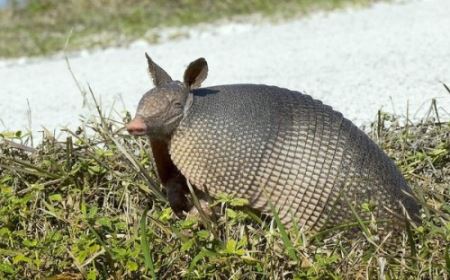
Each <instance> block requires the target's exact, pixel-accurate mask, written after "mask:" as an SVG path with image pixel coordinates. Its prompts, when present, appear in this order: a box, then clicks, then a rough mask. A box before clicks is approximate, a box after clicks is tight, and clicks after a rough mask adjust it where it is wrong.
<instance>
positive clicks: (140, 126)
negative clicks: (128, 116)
mask: <svg viewBox="0 0 450 280" xmlns="http://www.w3.org/2000/svg"><path fill="white" fill-rule="evenodd" d="M126 127H127V130H128V133H130V134H131V135H135V136H140V135H145V133H146V132H147V126H146V125H145V122H144V120H143V119H142V118H140V117H136V118H134V119H133V120H132V121H131V122H129V123H128V124H127V125H126Z"/></svg>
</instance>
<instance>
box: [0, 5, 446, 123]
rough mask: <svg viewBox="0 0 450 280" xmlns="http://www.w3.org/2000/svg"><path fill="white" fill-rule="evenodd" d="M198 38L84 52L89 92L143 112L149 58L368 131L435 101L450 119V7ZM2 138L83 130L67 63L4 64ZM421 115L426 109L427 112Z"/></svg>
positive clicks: (0, 65)
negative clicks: (289, 98)
mask: <svg viewBox="0 0 450 280" xmlns="http://www.w3.org/2000/svg"><path fill="white" fill-rule="evenodd" d="M191 33H192V36H191V37H189V38H187V39H181V40H178V41H169V42H166V43H162V44H158V45H148V44H145V43H142V42H141V43H139V42H137V43H135V44H133V45H132V46H131V47H130V48H123V49H116V48H112V49H107V50H103V51H95V52H91V53H86V52H84V53H80V54H78V55H73V56H72V57H71V58H70V62H71V64H72V68H73V71H74V73H75V75H76V76H77V77H78V79H79V80H80V82H81V84H82V85H83V86H86V84H87V83H89V84H90V85H91V86H92V88H93V90H94V91H95V93H96V94H97V95H98V96H100V99H101V102H102V104H103V106H104V107H105V108H108V109H110V108H111V107H112V106H113V105H112V104H113V103H114V104H115V105H114V109H115V111H117V112H119V113H121V112H123V111H124V110H125V108H126V109H128V110H130V111H132V112H133V113H134V109H135V106H136V104H137V102H138V100H139V98H140V96H141V94H142V93H143V92H144V91H146V90H147V89H148V88H149V87H151V83H150V80H149V78H148V76H147V74H146V65H145V60H144V55H143V54H144V52H145V51H147V52H149V53H150V54H151V56H152V57H153V58H154V60H155V61H157V62H158V63H159V64H160V65H162V66H163V67H165V68H166V69H167V70H168V72H169V73H171V74H172V76H173V77H174V78H181V77H182V73H183V71H184V68H185V67H186V65H187V64H188V63H189V62H190V61H191V60H193V59H195V58H197V57H200V56H203V57H205V58H206V59H207V60H208V62H209V69H210V72H209V77H208V79H207V81H206V83H205V84H204V85H205V86H208V85H215V84H226V83H247V82H250V83H264V84H273V85H277V86H281V87H287V88H290V89H296V90H300V91H305V92H307V93H309V94H310V95H312V96H314V97H315V98H319V99H321V100H323V101H324V102H325V103H327V104H329V105H332V106H333V107H334V108H336V109H338V110H340V111H341V112H343V113H344V115H345V116H347V117H348V118H349V119H351V120H353V121H355V122H356V123H357V124H358V125H362V124H367V123H368V122H370V121H371V120H374V119H375V115H376V112H377V110H378V109H379V108H381V107H383V109H384V110H386V111H390V112H396V113H397V114H405V112H406V106H407V102H409V106H410V112H411V115H412V116H416V117H420V116H422V115H423V114H424V113H425V111H426V109H427V108H428V107H429V104H430V102H431V99H432V98H436V99H437V101H438V106H440V107H442V110H445V109H446V111H447V113H446V112H445V111H442V113H441V114H442V115H443V116H446V117H447V118H449V116H450V94H448V93H446V92H445V90H444V88H443V87H442V85H441V84H440V81H443V82H446V83H448V84H449V85H450V1H448V0H422V1H418V0H414V1H404V2H400V3H395V4H386V3H380V4H377V5H375V6H373V7H371V8H367V9H359V10H343V11H337V12H333V13H328V14H324V13H318V14H314V15H312V16H309V17H307V18H304V19H298V20H294V21H288V22H284V23H278V24H273V23H268V22H267V23H259V24H228V25H222V26H216V27H214V26H210V27H206V28H197V29H194V30H192V32H191ZM0 97H1V99H0V131H2V130H7V129H10V130H12V129H23V128H27V127H28V126H29V124H28V118H27V110H28V107H27V100H28V102H29V104H30V108H31V117H32V124H31V125H32V128H33V130H34V131H38V130H40V129H41V127H42V126H45V127H47V128H49V129H56V131H58V129H59V128H61V127H63V126H69V127H71V128H74V127H76V125H77V124H79V115H80V114H84V115H87V114H89V108H86V107H83V98H82V97H81V94H80V93H79V91H78V89H77V87H76V85H75V83H74V81H73V80H72V78H71V75H70V72H69V70H68V68H67V66H66V63H65V61H64V59H62V58H52V59H50V58H48V59H38V60H27V59H25V60H19V61H0ZM417 110H419V111H417Z"/></svg>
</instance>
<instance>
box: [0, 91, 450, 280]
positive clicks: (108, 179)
mask: <svg viewBox="0 0 450 280" xmlns="http://www.w3.org/2000/svg"><path fill="white" fill-rule="evenodd" d="M91 94H92V92H91ZM91 96H92V97H94V95H93V94H92V95H91ZM93 101H94V102H95V99H93ZM97 108H98V112H99V116H98V118H97V119H90V120H85V121H84V122H83V124H80V128H79V129H78V130H76V131H67V138H66V139H64V140H62V141H59V140H56V139H54V138H52V137H51V135H49V134H47V135H46V136H45V137H44V140H43V142H42V143H41V144H40V145H39V146H37V147H36V148H33V147H30V146H29V145H28V143H29V140H30V137H29V135H27V134H26V133H22V132H4V133H2V134H1V137H0V138H1V139H2V140H0V260H1V261H0V279H155V278H158V279H179V278H187V279H192V278H196V279H197V278H201V279H228V278H231V279H285V278H288V279H373V278H380V279H409V278H417V279H448V273H449V271H450V245H449V244H450V184H449V182H450V122H437V120H436V117H434V118H431V117H429V118H427V119H424V120H423V121H422V122H420V123H416V124H413V123H410V122H407V123H406V124H407V125H400V124H399V118H397V117H396V116H392V115H389V114H385V113H381V112H380V114H379V117H378V120H377V121H376V122H374V123H373V125H372V127H371V128H372V132H370V136H371V137H372V138H373V139H374V140H375V141H376V142H377V143H378V144H379V145H380V146H382V148H383V149H384V150H385V151H386V152H387V153H388V154H389V155H390V156H391V157H392V158H393V159H395V161H396V162H397V164H398V166H399V167H400V169H401V171H402V173H403V174H404V175H405V177H406V179H407V180H408V181H409V183H410V185H411V186H412V187H413V189H414V190H415V192H416V193H417V195H418V197H419V198H420V200H421V201H422V204H423V205H424V207H423V209H424V210H423V221H422V224H421V225H419V226H418V227H416V228H415V227H408V228H407V230H406V231H405V233H404V234H403V235H402V237H401V238H400V239H398V240H397V242H398V243H397V246H396V247H395V248H392V247H390V246H388V245H387V242H385V240H383V239H382V238H378V239H377V238H374V237H376V236H377V232H376V230H374V229H373V227H372V226H365V223H364V222H363V221H359V224H360V226H361V227H362V229H363V232H365V233H367V234H363V235H360V236H357V237H356V238H355V237H351V238H350V237H349V236H348V235H346V227H337V228H334V229H330V230H327V231H326V232H322V233H318V234H310V233H305V232H302V230H301V229H298V228H293V229H285V228H283V227H277V226H276V225H277V223H278V222H279V221H278V220H279V218H278V219H277V215H276V211H275V210H274V219H273V220H271V219H270V218H265V219H264V218H261V217H259V216H257V215H255V214H254V213H253V212H251V211H249V210H247V209H246V208H245V207H242V206H245V204H246V201H244V200H241V199H237V198H233V197H229V196H226V195H223V196H220V197H218V198H216V201H215V204H217V205H218V206H220V207H219V208H220V214H219V215H218V218H217V220H215V221H212V222H211V221H204V220H203V219H202V217H201V216H200V217H197V216H189V217H187V218H186V219H179V218H176V216H175V215H174V214H173V213H172V211H171V209H170V208H169V206H168V203H167V201H166V199H165V197H164V196H162V195H161V190H160V189H159V186H158V184H157V182H156V179H155V174H154V171H153V168H152V165H151V158H150V155H149V152H148V151H149V146H148V144H147V141H146V140H145V139H135V138H133V137H130V136H129V135H127V134H126V133H124V131H123V123H124V122H126V121H127V120H129V118H130V116H129V115H126V116H123V118H120V117H119V119H120V121H116V120H112V119H110V118H108V117H106V116H105V115H104V114H103V112H102V110H101V108H99V107H97ZM435 115H437V114H435ZM432 116H434V115H433V114H432ZM116 119H117V117H116Z"/></svg>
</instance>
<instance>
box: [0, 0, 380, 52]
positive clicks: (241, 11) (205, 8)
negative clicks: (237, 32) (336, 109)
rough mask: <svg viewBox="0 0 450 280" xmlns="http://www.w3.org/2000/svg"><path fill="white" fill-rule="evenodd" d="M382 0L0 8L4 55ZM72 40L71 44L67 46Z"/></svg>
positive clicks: (18, 0) (104, 0)
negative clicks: (253, 15)
mask: <svg viewBox="0 0 450 280" xmlns="http://www.w3.org/2000/svg"><path fill="white" fill-rule="evenodd" d="M375 1H380V0H285V1H282V2H281V3H280V1H276V0H249V1H239V0H227V1H214V0H175V1H165V0H153V1H145V0H93V1H92V0H67V1H60V0H26V1H25V3H27V4H26V5H24V4H23V2H24V1H22V0H9V3H10V4H9V5H8V6H7V7H8V8H7V9H0V26H1V28H0V57H20V56H36V55H47V54H51V53H54V52H58V51H62V50H64V49H67V50H78V49H81V48H93V47H105V46H112V45H114V46H119V45H126V44H128V43H129V42H131V41H133V40H136V39H142V38H143V39H145V40H147V41H149V42H157V41H158V39H159V32H160V31H158V30H157V29H156V28H160V27H173V26H181V25H193V24H197V23H200V22H211V21H217V20H226V19H229V18H231V17H233V18H235V17H236V16H242V15H249V14H255V13H258V14H261V15H263V16H271V17H272V18H273V17H275V18H276V17H278V18H286V17H290V16H293V15H298V14H304V13H308V12H310V11H312V10H316V9H322V10H328V9H335V8H339V7H342V6H346V5H352V6H355V5H366V4H369V3H372V2H375ZM69 37H70V43H69V44H68V45H67V46H66V42H67V40H68V38H69Z"/></svg>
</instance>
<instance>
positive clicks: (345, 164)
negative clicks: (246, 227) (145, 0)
mask: <svg viewBox="0 0 450 280" xmlns="http://www.w3.org/2000/svg"><path fill="white" fill-rule="evenodd" d="M146 57H147V62H148V68H149V72H150V75H151V77H152V79H153V83H154V85H155V87H154V88H153V89H151V90H150V91H148V92H147V93H145V94H144V96H143V97H142V99H141V100H140V102H139V105H138V109H137V112H136V117H135V118H134V119H133V120H132V121H131V122H129V123H128V124H127V130H128V132H129V133H130V134H132V135H136V136H148V137H149V139H150V142H151V148H152V151H153V157H154V160H155V163H156V170H157V173H158V175H159V178H160V179H161V183H162V184H163V185H164V186H165V187H166V189H167V195H168V199H169V203H170V205H171V206H172V208H173V209H174V210H175V211H176V212H180V211H184V210H188V208H189V204H188V203H187V200H186V197H185V195H186V194H187V193H188V189H187V186H186V180H188V181H189V182H190V183H191V184H192V185H193V186H194V187H195V188H196V189H198V190H200V191H203V192H206V193H208V194H209V195H211V196H213V197H214V196H216V195H218V194H220V193H226V194H229V195H232V196H235V197H239V198H244V199H247V200H248V202H249V205H250V206H251V207H252V208H254V209H256V210H259V211H261V212H262V213H268V214H269V215H270V214H271V213H273V212H272V211H273V209H276V210H277V211H278V214H279V217H280V219H281V221H282V223H284V224H286V225H293V224H294V223H297V224H298V225H300V226H302V227H303V228H305V229H307V230H312V231H318V230H321V229H324V228H327V227H332V226H335V225H339V224H342V223H346V222H349V221H354V220H355V216H358V213H359V214H360V215H361V217H363V218H368V217H369V216H368V215H369V214H368V213H367V211H363V210H362V209H363V208H364V207H362V205H364V204H365V205H371V206H373V209H372V212H371V214H370V215H372V217H376V218H377V219H379V220H380V221H385V222H386V224H388V225H398V224H401V223H402V221H403V220H404V218H405V217H409V218H412V219H413V220H417V217H418V213H419V209H420V206H419V204H418V202H417V200H416V199H415V197H414V196H413V194H412V191H411V189H410V187H409V186H408V184H407V183H406V181H405V179H404V178H403V176H402V175H401V174H400V172H399V171H398V169H397V167H396V166H395V164H394V162H393V161H392V160H391V159H390V158H389V157H388V156H387V155H386V154H385V153H384V152H383V151H382V150H381V149H380V148H379V147H378V146H377V144H375V143H374V142H373V141H372V140H371V139H370V138H369V137H368V136H367V135H366V134H365V133H364V132H363V131H362V130H360V129H359V128H358V127H357V126H355V125H354V124H353V123H352V122H351V121H349V120H348V119H346V118H344V117H343V115H342V114H341V113H339V112H337V111H335V110H333V109H332V107H330V106H327V105H324V104H323V103H322V102H321V101H319V100H316V99H313V98H312V97H311V96H309V95H306V94H303V93H301V92H298V91H292V90H288V89H284V88H279V87H276V86H268V85H256V84H231V85H220V86H212V87H204V88H201V87H200V86H201V83H202V82H203V81H204V80H205V79H206V77H207V73H208V65H207V62H206V60H205V59H204V58H199V59H197V60H195V61H193V62H191V63H190V64H189V66H188V67H187V69H186V71H185V74H184V80H183V82H180V81H173V80H172V78H171V77H170V76H169V75H168V74H167V73H166V72H165V71H164V70H163V69H162V68H161V67H160V66H158V65H157V64H156V63H155V62H154V61H153V60H152V59H151V58H150V57H149V56H148V55H147V54H146Z"/></svg>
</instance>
